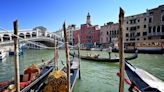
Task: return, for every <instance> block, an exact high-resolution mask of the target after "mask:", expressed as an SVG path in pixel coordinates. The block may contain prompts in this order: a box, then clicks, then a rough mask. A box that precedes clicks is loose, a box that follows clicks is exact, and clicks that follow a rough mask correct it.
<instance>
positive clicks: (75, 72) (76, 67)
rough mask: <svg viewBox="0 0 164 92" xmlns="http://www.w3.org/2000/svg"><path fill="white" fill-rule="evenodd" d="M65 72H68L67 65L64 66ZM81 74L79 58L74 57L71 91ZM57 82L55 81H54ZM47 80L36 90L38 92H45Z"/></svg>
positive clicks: (71, 71)
mask: <svg viewBox="0 0 164 92" xmlns="http://www.w3.org/2000/svg"><path fill="white" fill-rule="evenodd" d="M61 70H62V71H64V72H65V73H66V72H67V68H66V66H64V67H63V68H62V69H61ZM78 75H79V63H78V58H76V57H74V58H73V60H72V61H71V68H70V87H71V88H70V92H72V91H73V88H74V85H75V83H76V80H77V77H78ZM54 82H55V81H54ZM46 85H48V84H47V81H45V82H44V83H42V84H41V85H40V86H38V88H37V89H36V90H35V91H36V92H43V90H44V88H45V87H46Z"/></svg>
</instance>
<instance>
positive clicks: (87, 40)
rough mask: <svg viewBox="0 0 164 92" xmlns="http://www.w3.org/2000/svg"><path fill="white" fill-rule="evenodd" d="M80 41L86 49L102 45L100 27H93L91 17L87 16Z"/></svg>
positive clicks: (82, 26) (81, 29) (81, 30)
mask: <svg viewBox="0 0 164 92" xmlns="http://www.w3.org/2000/svg"><path fill="white" fill-rule="evenodd" d="M80 40H81V44H82V45H83V46H84V47H87V48H90V47H94V46H95V45H96V44H99V43H100V41H99V40H100V30H99V26H98V25H94V26H93V25H91V21H90V15H89V13H88V15H87V21H86V24H82V25H81V28H80Z"/></svg>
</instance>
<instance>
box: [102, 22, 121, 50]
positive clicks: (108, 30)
mask: <svg viewBox="0 0 164 92" xmlns="http://www.w3.org/2000/svg"><path fill="white" fill-rule="evenodd" d="M118 35H119V25H118V23H113V22H108V23H107V24H104V25H103V26H101V29H100V44H101V46H102V47H103V48H108V47H109V46H112V47H113V46H114V45H115V44H118Z"/></svg>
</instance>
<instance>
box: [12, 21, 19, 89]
mask: <svg viewBox="0 0 164 92" xmlns="http://www.w3.org/2000/svg"><path fill="white" fill-rule="evenodd" d="M13 24H14V34H15V37H14V52H15V57H14V59H15V60H14V61H15V85H16V92H20V76H19V48H18V20H16V21H14V23H13Z"/></svg>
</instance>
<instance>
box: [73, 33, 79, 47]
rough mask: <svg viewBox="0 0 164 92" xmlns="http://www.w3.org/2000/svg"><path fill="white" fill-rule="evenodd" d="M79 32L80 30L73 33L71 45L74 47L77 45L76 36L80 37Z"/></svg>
mask: <svg viewBox="0 0 164 92" xmlns="http://www.w3.org/2000/svg"><path fill="white" fill-rule="evenodd" d="M79 32H80V30H75V31H73V45H76V44H77V43H78V35H79V36H80V34H79Z"/></svg>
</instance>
